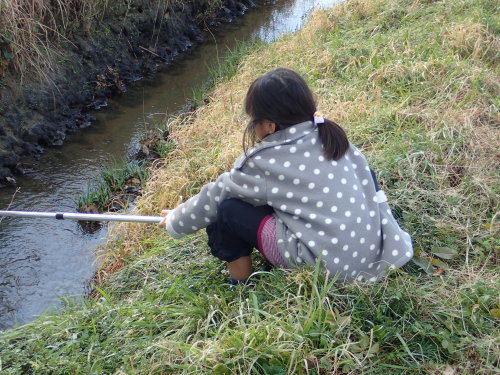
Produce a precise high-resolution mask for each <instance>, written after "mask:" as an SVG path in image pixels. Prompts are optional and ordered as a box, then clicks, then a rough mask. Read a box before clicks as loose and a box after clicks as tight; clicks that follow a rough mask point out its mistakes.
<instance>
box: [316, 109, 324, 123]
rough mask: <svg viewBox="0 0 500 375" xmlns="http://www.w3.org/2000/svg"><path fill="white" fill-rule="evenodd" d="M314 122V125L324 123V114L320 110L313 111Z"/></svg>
mask: <svg viewBox="0 0 500 375" xmlns="http://www.w3.org/2000/svg"><path fill="white" fill-rule="evenodd" d="M314 123H315V124H316V125H318V124H324V123H325V116H323V114H322V113H321V112H320V111H316V112H314Z"/></svg>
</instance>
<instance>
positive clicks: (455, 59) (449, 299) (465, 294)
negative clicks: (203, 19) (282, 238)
mask: <svg viewBox="0 0 500 375" xmlns="http://www.w3.org/2000/svg"><path fill="white" fill-rule="evenodd" d="M497 8H498V6H497V5H496V3H495V2H493V1H489V0H480V1H477V0H475V1H472V0H470V1H469V0H456V1H454V2H431V1H423V0H422V1H413V0H412V1H409V0H408V1H406V0H398V1H396V0H351V1H349V2H348V3H347V4H346V5H343V6H342V8H340V10H339V8H337V10H335V11H328V12H327V14H326V15H324V16H321V15H320V16H318V17H319V18H315V19H314V20H313V22H317V27H316V28H315V29H314V28H313V29H311V28H310V29H307V32H308V34H307V35H306V36H304V35H301V34H299V35H298V36H288V37H285V38H283V39H282V40H281V41H279V42H277V43H275V44H273V45H271V46H259V47H257V48H256V50H252V52H251V53H250V55H249V56H247V57H246V58H243V60H240V58H238V61H237V66H238V67H239V68H238V70H231V69H229V70H227V71H226V70H224V69H222V70H221V72H229V75H232V77H233V78H232V79H231V80H227V79H221V80H220V81H218V82H217V84H218V85H222V87H223V88H224V89H227V88H228V87H229V88H230V87H235V86H231V84H232V83H233V82H236V81H237V80H238V78H239V77H240V76H245V77H250V76H252V77H253V76H255V75H257V74H258V72H260V71H265V70H269V69H271V68H273V67H275V66H279V65H287V64H288V65H292V66H293V67H295V68H297V70H299V71H300V72H301V73H302V74H304V76H306V78H307V80H308V81H309V82H310V83H311V86H312V87H313V89H314V91H315V92H317V93H318V97H319V99H320V108H321V110H324V111H331V113H332V114H333V115H334V118H335V119H336V120H338V121H339V123H341V124H342V125H343V126H344V127H345V128H346V130H347V131H348V133H349V137H350V139H351V140H352V141H353V142H354V143H355V144H356V145H358V146H359V147H361V148H362V149H363V151H364V152H365V154H366V155H367V157H368V158H369V160H370V164H371V165H372V166H373V168H374V169H375V170H376V171H377V173H378V176H379V179H380V182H381V184H382V186H383V188H384V189H385V190H386V192H387V194H388V195H389V196H390V202H391V205H392V207H393V209H394V212H395V214H396V216H397V217H398V219H399V221H400V222H401V223H402V225H403V226H404V228H405V229H407V230H408V231H409V232H410V233H411V235H412V238H413V240H414V245H415V249H416V251H417V253H418V255H419V257H420V261H419V265H417V264H414V263H412V264H409V265H408V266H406V267H405V268H404V269H403V270H397V271H394V272H393V273H391V274H390V275H388V277H387V278H385V279H384V280H382V281H381V282H379V283H377V284H375V285H357V284H348V285H337V284H334V283H332V281H330V280H327V279H325V277H324V275H323V274H322V272H320V270H319V269H318V268H308V269H300V270H294V271H291V272H284V271H282V270H275V269H274V270H271V271H264V270H266V269H267V266H266V264H265V263H264V262H263V260H262V259H261V258H260V257H258V256H257V255H255V259H254V260H255V263H256V267H255V268H256V269H257V270H259V271H258V278H257V280H256V282H255V285H249V286H238V287H236V288H231V287H230V286H229V285H228V283H227V281H228V274H227V271H226V270H225V267H224V265H223V264H222V263H221V262H219V261H217V260H216V259H214V258H213V257H211V256H210V253H209V250H208V248H207V245H206V236H205V235H204V234H203V233H199V234H197V235H193V236H189V237H186V238H184V239H182V240H175V239H172V238H168V237H166V236H165V235H164V234H163V233H160V232H159V231H155V229H154V228H150V227H148V228H147V229H144V232H143V233H144V234H143V235H141V236H139V235H137V232H138V230H137V229H135V227H127V228H126V230H124V231H122V232H120V233H119V235H118V236H117V237H116V238H114V239H113V241H111V244H110V245H109V246H108V247H107V248H106V250H107V251H108V252H109V253H110V254H111V256H112V257H113V256H116V257H117V259H121V258H119V257H118V254H129V255H128V256H125V257H124V258H123V259H121V260H122V261H123V262H124V265H123V267H122V268H121V269H120V270H119V271H117V272H115V273H112V274H110V275H108V276H107V277H106V278H105V280H104V282H103V283H101V284H100V285H96V291H97V292H96V293H97V296H95V298H92V299H88V300H86V301H84V302H75V301H72V300H70V299H67V300H66V301H65V308H64V311H62V312H54V313H48V314H47V315H46V316H43V317H41V318H40V319H39V320H37V321H35V322H33V323H30V324H27V325H24V326H21V327H17V328H14V329H11V330H7V331H5V332H3V333H2V334H1V335H0V372H1V373H2V374H3V373H5V374H102V373H106V374H107V373H113V374H274V375H278V374H317V375H320V374H321V375H324V374H342V375H343V374H384V375H388V374H436V375H437V374H443V372H444V370H445V369H448V372H450V371H454V373H455V374H495V373H498V367H499V363H498V358H500V345H499V342H498V337H499V330H498V324H499V319H500V306H499V295H498V290H500V282H499V277H498V267H497V260H496V259H497V257H498V248H499V247H500V246H499V245H500V241H499V240H498V198H497V197H498V193H499V191H498V186H499V184H498V169H497V166H496V162H495V160H496V158H497V155H498V147H497V146H498V141H497V139H498V127H497V125H498V121H497V120H498V104H499V103H498V95H497V92H498V66H497V62H496V61H497V57H498V16H497V15H498V9H497ZM321 17H323V18H321ZM320 18H321V19H322V20H323V21H321V22H319V21H318V19H320ZM308 38H309V39H308ZM495 40H496V42H495ZM306 42H307V43H309V44H307V45H308V46H309V48H304V45H305V43H306ZM495 43H496V44H495ZM298 51H301V52H298ZM241 61H243V64H241V63H240V62H241ZM251 69H255V70H256V72H255V74H254V75H252V74H250V73H249V72H248V71H249V70H251ZM224 74H226V73H224ZM234 84H235V85H236V84H237V82H236V83H234ZM247 84H248V82H245V85H247ZM242 85H243V83H242ZM222 91H223V92H225V91H226V90H222ZM204 96H205V95H201V96H200V98H203V97H204ZM215 99H216V100H215V101H214V103H216V102H217V98H215ZM209 105H210V104H209ZM212 108H215V107H212ZM200 114H201V115H202V114H203V112H199V113H195V114H190V115H189V116H187V117H186V119H187V120H183V121H188V120H189V121H199V119H197V118H195V117H196V116H197V115H198V116H201V115H200ZM210 114H211V117H210V121H217V116H216V113H215V109H213V112H210ZM207 121H208V120H207ZM210 121H209V122H210ZM211 124H212V123H211V122H210V124H208V126H211ZM202 133H203V132H202ZM193 134H194V136H195V137H200V139H198V138H196V139H195V140H194V141H193V142H192V144H193V147H194V148H195V149H197V150H201V151H200V152H199V153H200V154H203V155H199V158H198V157H197V156H196V157H193V158H192V164H193V168H192V169H193V171H184V173H186V174H187V175H189V176H190V178H189V179H187V181H189V184H191V185H189V184H186V183H185V182H184V181H186V180H180V181H181V182H177V183H178V184H182V189H183V191H180V189H179V191H180V192H179V194H185V192H186V191H187V192H191V191H194V190H196V187H198V188H199V186H201V185H203V183H204V181H203V179H204V178H205V177H206V176H205V175H204V173H205V172H204V169H203V168H204V167H206V164H209V163H207V160H211V159H210V158H209V157H207V156H206V155H205V153H206V154H208V153H209V151H210V152H212V151H214V150H215V149H221V150H222V149H223V148H222V147H219V146H217V145H215V146H211V147H204V143H203V142H204V141H205V138H207V136H206V135H205V134H206V133H203V134H204V137H202V136H201V135H199V134H198V133H194V132H193ZM201 138H203V139H201ZM208 138H209V137H208ZM211 141H213V140H211ZM220 142H221V143H223V142H225V139H222V140H220ZM171 147H173V146H172V145H171ZM170 151H171V150H170ZM170 151H169V152H170ZM184 151H185V148H184V149H182V152H184ZM216 156H217V155H216ZM217 157H218V156H217ZM215 160H217V159H215ZM171 163H173V161H171ZM217 166H218V165H217ZM173 167H174V166H173V165H172V164H170V165H169V166H166V168H167V169H170V168H173ZM174 171H175V169H174ZM212 172H213V171H212ZM156 177H157V176H156ZM162 181H163V180H162ZM165 181H167V182H168V180H165ZM172 183H174V182H172ZM161 189H163V190H165V191H169V189H170V185H167V183H166V182H165V183H163V182H162V185H160V187H159V189H158V190H161ZM151 205H152V206H154V207H156V205H154V204H151ZM141 228H142V227H141ZM132 235H133V236H135V237H138V236H139V239H135V240H134V241H135V242H133V241H132V240H131V239H130V237H128V236H132ZM130 243H134V244H135V246H136V248H137V249H136V251H135V252H134V253H130V252H127V251H125V248H126V247H130V246H131V245H130ZM421 267H422V268H425V269H426V270H427V272H428V273H425V272H423V271H422V269H421Z"/></svg>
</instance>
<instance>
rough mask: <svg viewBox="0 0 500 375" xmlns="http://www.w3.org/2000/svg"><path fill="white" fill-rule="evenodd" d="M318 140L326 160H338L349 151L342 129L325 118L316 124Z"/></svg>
mask: <svg viewBox="0 0 500 375" xmlns="http://www.w3.org/2000/svg"><path fill="white" fill-rule="evenodd" d="M318 131H319V138H320V139H321V144H322V145H323V149H324V155H325V157H326V159H327V160H339V159H340V158H341V157H342V156H344V154H345V153H346V152H347V150H348V149H349V140H348V139H347V135H346V133H345V131H344V129H342V127H341V126H340V125H338V124H336V123H335V122H333V121H331V120H328V119H326V118H325V122H324V123H322V124H318Z"/></svg>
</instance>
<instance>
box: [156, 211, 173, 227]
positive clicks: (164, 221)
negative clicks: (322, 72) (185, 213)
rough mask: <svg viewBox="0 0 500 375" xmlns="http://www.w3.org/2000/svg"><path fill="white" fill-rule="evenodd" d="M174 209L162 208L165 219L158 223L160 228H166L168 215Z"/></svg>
mask: <svg viewBox="0 0 500 375" xmlns="http://www.w3.org/2000/svg"><path fill="white" fill-rule="evenodd" d="M171 211H172V210H161V216H164V218H163V220H162V221H160V223H159V224H158V226H159V227H160V228H163V229H166V227H167V217H168V215H169V214H170V212H171Z"/></svg>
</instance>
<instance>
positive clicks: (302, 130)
mask: <svg viewBox="0 0 500 375" xmlns="http://www.w3.org/2000/svg"><path fill="white" fill-rule="evenodd" d="M316 129H317V126H316V125H314V123H313V122H312V121H305V122H301V123H298V124H295V125H292V126H290V127H288V128H286V129H283V130H279V131H277V132H275V133H273V134H270V135H268V136H267V137H265V138H264V139H263V140H262V141H261V142H259V143H258V144H257V145H256V148H258V149H260V148H262V147H266V146H271V145H272V146H275V145H277V144H285V143H289V142H294V141H296V140H298V139H300V138H302V137H304V136H306V135H307V134H309V133H311V132H313V131H315V130H316Z"/></svg>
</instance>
